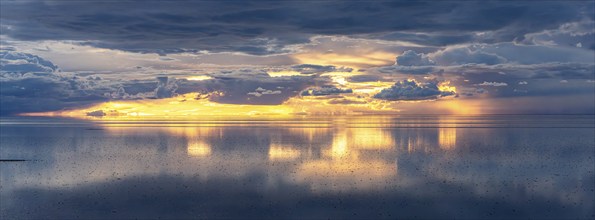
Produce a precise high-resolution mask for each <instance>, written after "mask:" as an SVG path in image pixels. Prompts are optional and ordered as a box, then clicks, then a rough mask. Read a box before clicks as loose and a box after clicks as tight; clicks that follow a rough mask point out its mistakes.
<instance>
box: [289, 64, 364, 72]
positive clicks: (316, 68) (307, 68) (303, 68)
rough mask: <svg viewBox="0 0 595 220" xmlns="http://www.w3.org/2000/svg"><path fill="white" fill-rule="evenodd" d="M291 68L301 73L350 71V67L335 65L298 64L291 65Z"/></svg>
mask: <svg viewBox="0 0 595 220" xmlns="http://www.w3.org/2000/svg"><path fill="white" fill-rule="evenodd" d="M291 69H292V70H294V71H297V72H300V73H302V74H315V73H328V72H351V71H353V69H352V68H348V67H336V66H333V65H324V66H323V65H314V64H300V65H294V66H292V67H291Z"/></svg>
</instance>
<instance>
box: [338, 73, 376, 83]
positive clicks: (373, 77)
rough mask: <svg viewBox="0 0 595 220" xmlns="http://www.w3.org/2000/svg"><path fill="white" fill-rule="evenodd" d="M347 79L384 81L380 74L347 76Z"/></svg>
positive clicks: (353, 80) (351, 80)
mask: <svg viewBox="0 0 595 220" xmlns="http://www.w3.org/2000/svg"><path fill="white" fill-rule="evenodd" d="M347 81H350V82H377V81H385V79H384V78H383V77H382V76H378V75H367V74H366V75H355V76H351V77H349V78H347Z"/></svg>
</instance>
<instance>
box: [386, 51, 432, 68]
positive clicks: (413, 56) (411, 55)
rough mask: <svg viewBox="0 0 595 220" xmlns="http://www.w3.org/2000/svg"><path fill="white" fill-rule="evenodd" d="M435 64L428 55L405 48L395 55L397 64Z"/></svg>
mask: <svg viewBox="0 0 595 220" xmlns="http://www.w3.org/2000/svg"><path fill="white" fill-rule="evenodd" d="M434 64H436V63H435V62H434V61H432V60H430V58H429V57H428V55H426V54H423V53H416V52H415V51H412V50H407V51H405V52H403V53H402V54H401V55H399V56H398V57H397V63H396V65H399V66H432V65H434Z"/></svg>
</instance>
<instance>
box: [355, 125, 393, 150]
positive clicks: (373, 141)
mask: <svg viewBox="0 0 595 220" xmlns="http://www.w3.org/2000/svg"><path fill="white" fill-rule="evenodd" d="M349 131H350V132H349V134H350V138H349V139H350V141H349V142H350V143H352V145H353V146H354V147H357V148H359V149H368V150H382V149H391V148H393V147H394V146H395V141H394V140H393V138H392V136H391V135H390V133H388V132H385V131H383V130H382V129H380V128H352V129H350V130H349Z"/></svg>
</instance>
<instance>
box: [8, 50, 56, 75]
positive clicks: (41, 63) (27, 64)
mask: <svg viewBox="0 0 595 220" xmlns="http://www.w3.org/2000/svg"><path fill="white" fill-rule="evenodd" d="M0 70H1V71H2V72H13V73H26V72H55V71H58V70H59V68H58V66H56V65H55V64H53V63H52V62H50V61H48V60H45V59H43V58H41V57H39V56H35V55H32V54H27V53H20V52H16V51H0Z"/></svg>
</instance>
